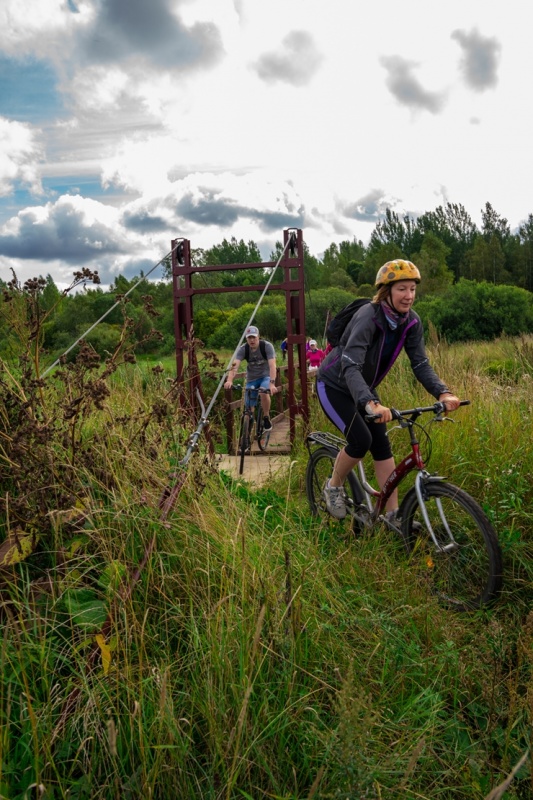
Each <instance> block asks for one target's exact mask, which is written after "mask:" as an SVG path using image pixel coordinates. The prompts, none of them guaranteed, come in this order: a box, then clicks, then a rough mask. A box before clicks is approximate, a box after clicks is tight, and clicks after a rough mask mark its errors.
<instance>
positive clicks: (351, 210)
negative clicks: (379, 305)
mask: <svg viewBox="0 0 533 800" xmlns="http://www.w3.org/2000/svg"><path fill="white" fill-rule="evenodd" d="M526 9H527V4H524V3H523V0H520V2H519V0H507V2H505V3H488V2H486V0H446V2H428V0H406V2H404V3H398V2H397V0H381V1H380V2H379V3H372V2H366V3H362V2H358V0H327V2H319V0H316V1H315V0H2V2H1V4H0V276H1V277H3V278H4V279H10V278H11V273H10V267H12V268H14V269H15V271H16V273H17V275H18V277H19V278H20V279H21V280H25V279H27V278H29V277H33V276H36V275H39V274H41V275H47V274H51V275H52V277H53V278H54V280H55V281H56V283H57V284H58V285H59V286H60V287H62V286H64V285H66V284H68V283H70V279H71V276H72V273H73V271H75V270H78V269H80V267H82V266H88V267H90V268H92V269H98V270H99V272H100V275H101V277H102V282H103V283H104V284H106V283H109V282H110V281H112V280H113V278H114V277H115V276H116V275H118V274H125V275H127V276H128V277H133V276H134V275H137V274H139V271H140V270H141V269H143V270H144V271H145V272H146V271H148V269H149V268H151V267H152V266H153V265H154V264H155V263H157V262H158V261H159V259H160V258H162V257H163V256H164V255H165V254H166V253H168V251H169V250H170V241H171V239H172V238H178V237H184V238H187V239H190V241H191V246H192V247H193V248H194V247H203V248H206V247H210V246H211V245H213V244H217V243H219V242H221V241H222V239H223V238H228V239H229V238H230V237H231V236H235V237H237V239H245V240H246V241H248V240H249V239H253V240H254V241H255V242H256V243H257V244H258V245H259V247H260V249H261V252H262V254H263V257H264V258H265V259H268V257H269V254H270V251H271V249H272V248H273V246H274V244H275V242H276V240H278V241H280V240H281V239H282V232H283V229H284V228H286V227H299V228H302V229H303V231H304V239H305V241H306V242H307V244H308V246H309V248H310V250H311V252H312V253H314V254H315V255H320V254H321V253H322V252H323V251H324V249H325V248H326V247H328V246H329V245H330V244H331V243H332V242H340V241H342V240H343V239H352V238H354V237H355V238H356V239H361V240H362V241H363V242H364V243H365V244H366V243H367V242H368V239H369V236H370V234H371V232H372V230H373V228H374V226H375V224H376V223H377V222H378V221H379V219H380V218H382V216H383V214H384V212H385V209H386V208H391V209H393V210H394V211H397V212H398V213H400V214H405V213H407V214H410V215H412V216H416V215H417V214H420V213H423V212H424V211H430V210H432V209H434V208H436V207H437V206H438V205H442V204H445V203H446V202H448V201H449V202H452V203H462V204H463V205H464V206H465V207H466V209H467V211H469V213H470V214H471V216H472V218H473V220H474V222H475V223H476V224H478V225H480V223H481V213H480V212H481V209H482V208H484V206H485V203H486V202H490V203H491V204H492V205H493V207H494V208H495V210H496V211H497V212H498V213H499V214H501V215H502V216H504V217H506V218H507V219H508V221H509V223H510V225H511V228H512V229H513V230H514V229H516V228H517V226H518V225H519V224H520V223H521V222H522V221H524V220H525V219H526V218H527V216H528V215H529V214H530V213H533V192H532V191H531V190H530V183H531V181H530V178H531V176H532V162H533V147H532V145H531V142H532V141H533V115H532V114H531V110H530V105H531V104H530V101H529V91H530V82H531V80H530V79H531V75H532V72H533V69H532V66H531V63H532V62H531V56H530V41H529V40H530V28H529V24H528V23H527V19H526V18H524V13H526V14H527V11H526ZM154 277H157V273H154Z"/></svg>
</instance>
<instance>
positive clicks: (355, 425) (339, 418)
mask: <svg viewBox="0 0 533 800" xmlns="http://www.w3.org/2000/svg"><path fill="white" fill-rule="evenodd" d="M316 391H317V395H318V399H319V401H320V405H321V406H322V409H323V411H324V414H325V415H326V416H327V417H328V419H330V420H331V422H332V423H333V424H334V425H335V426H336V427H337V428H338V429H339V430H340V432H341V433H343V434H344V436H345V437H346V443H347V444H346V448H345V449H346V453H347V455H349V456H350V458H363V456H364V455H366V453H368V451H370V453H371V455H372V458H373V459H374V461H386V460H387V459H388V458H392V450H391V446H390V442H389V437H388V436H387V425H386V424H385V423H384V422H366V421H365V418H364V416H363V415H362V414H360V413H359V412H358V410H357V408H356V405H355V403H354V401H353V398H352V396H351V395H349V394H346V393H345V392H341V391H339V390H338V389H333V388H332V387H331V386H326V384H325V383H323V382H322V381H317V384H316Z"/></svg>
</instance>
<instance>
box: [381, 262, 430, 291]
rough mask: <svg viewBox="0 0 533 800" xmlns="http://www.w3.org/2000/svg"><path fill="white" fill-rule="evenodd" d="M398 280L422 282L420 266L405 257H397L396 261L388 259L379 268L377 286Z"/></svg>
mask: <svg viewBox="0 0 533 800" xmlns="http://www.w3.org/2000/svg"><path fill="white" fill-rule="evenodd" d="M396 281H416V282H417V283H420V281H421V277H420V272H419V271H418V267H416V266H415V265H414V264H413V262H412V261H405V260H404V259H403V258H395V259H394V261H387V263H386V264H383V266H382V267H380V268H379V269H378V274H377V275H376V286H377V288H378V289H379V287H380V286H385V285H386V284H388V283H395V282H396Z"/></svg>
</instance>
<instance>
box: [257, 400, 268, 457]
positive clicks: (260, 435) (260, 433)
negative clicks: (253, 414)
mask: <svg viewBox="0 0 533 800" xmlns="http://www.w3.org/2000/svg"><path fill="white" fill-rule="evenodd" d="M255 429H256V431H257V444H258V445H259V449H260V450H261V452H264V451H265V450H266V449H267V445H268V440H269V439H270V431H267V432H265V431H264V430H263V409H262V408H261V406H259V408H258V409H257V421H256V423H255Z"/></svg>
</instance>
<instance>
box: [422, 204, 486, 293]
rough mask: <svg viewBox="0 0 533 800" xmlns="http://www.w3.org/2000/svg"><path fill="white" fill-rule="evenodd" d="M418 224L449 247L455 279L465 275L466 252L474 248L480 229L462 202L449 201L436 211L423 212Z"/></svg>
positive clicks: (450, 263) (450, 264) (424, 232)
mask: <svg viewBox="0 0 533 800" xmlns="http://www.w3.org/2000/svg"><path fill="white" fill-rule="evenodd" d="M417 226H418V228H419V230H420V231H421V232H422V234H424V235H425V234H427V233H434V234H435V235H436V236H438V238H439V239H440V240H441V241H442V242H444V244H445V245H446V247H448V249H449V254H448V256H447V259H446V260H447V264H448V267H449V268H450V269H451V270H452V272H453V274H454V277H455V280H456V281H457V280H459V278H460V277H461V276H462V275H465V270H466V263H467V261H466V254H467V253H468V251H469V250H470V249H471V248H472V246H473V244H474V241H475V239H476V236H478V235H479V231H478V230H477V228H476V225H475V223H474V222H473V221H472V219H471V217H470V214H469V213H468V212H467V211H466V209H465V208H464V206H462V205H461V204H460V203H447V204H446V206H444V207H443V206H438V207H437V208H436V209H435V210H434V211H428V212H426V213H424V214H421V215H420V216H419V217H418V219H417Z"/></svg>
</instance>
